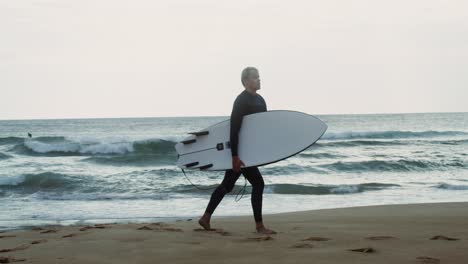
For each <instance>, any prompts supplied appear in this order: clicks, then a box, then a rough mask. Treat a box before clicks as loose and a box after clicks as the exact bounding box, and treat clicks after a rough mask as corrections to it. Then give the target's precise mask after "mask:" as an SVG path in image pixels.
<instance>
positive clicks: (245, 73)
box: [241, 67, 258, 87]
mask: <svg viewBox="0 0 468 264" xmlns="http://www.w3.org/2000/svg"><path fill="white" fill-rule="evenodd" d="M252 71H256V72H258V70H257V68H255V67H246V68H245V69H243V70H242V74H241V82H242V85H244V87H245V81H246V80H247V78H249V76H250V73H251V72H252Z"/></svg>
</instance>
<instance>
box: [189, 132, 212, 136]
mask: <svg viewBox="0 0 468 264" xmlns="http://www.w3.org/2000/svg"><path fill="white" fill-rule="evenodd" d="M209 133H210V132H209V131H199V132H190V133H189V134H191V135H194V136H197V137H198V136H206V135H208V134H209Z"/></svg>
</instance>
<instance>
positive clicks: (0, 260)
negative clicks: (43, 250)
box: [0, 257, 26, 263]
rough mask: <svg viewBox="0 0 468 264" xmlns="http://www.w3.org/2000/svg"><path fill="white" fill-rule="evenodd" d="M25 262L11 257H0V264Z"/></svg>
mask: <svg viewBox="0 0 468 264" xmlns="http://www.w3.org/2000/svg"><path fill="white" fill-rule="evenodd" d="M20 261H26V259H15V258H13V257H0V263H13V262H20Z"/></svg>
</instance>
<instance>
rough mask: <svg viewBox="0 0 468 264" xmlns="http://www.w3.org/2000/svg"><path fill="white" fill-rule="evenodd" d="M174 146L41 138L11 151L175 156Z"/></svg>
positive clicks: (151, 142) (161, 141) (159, 141)
mask: <svg viewBox="0 0 468 264" xmlns="http://www.w3.org/2000/svg"><path fill="white" fill-rule="evenodd" d="M175 144H176V142H174V141H169V140H164V139H159V138H156V139H145V140H135V141H130V140H98V139H89V138H88V139H86V138H84V139H79V140H76V139H68V138H64V137H41V138H34V139H26V140H24V142H22V143H20V144H17V145H16V146H14V147H13V148H12V151H14V152H16V153H20V154H24V155H33V156H37V155H43V156H81V155H87V156H90V155H91V156H92V155H125V154H128V153H138V154H156V153H159V154H168V153H174V154H175V149H174V145H175Z"/></svg>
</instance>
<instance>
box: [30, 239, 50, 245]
mask: <svg viewBox="0 0 468 264" xmlns="http://www.w3.org/2000/svg"><path fill="white" fill-rule="evenodd" d="M45 242H47V240H45V239H41V240H34V241H32V242H31V244H32V245H35V244H41V243H45Z"/></svg>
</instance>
